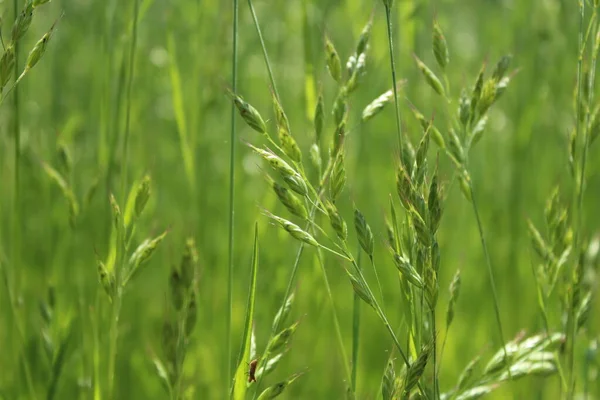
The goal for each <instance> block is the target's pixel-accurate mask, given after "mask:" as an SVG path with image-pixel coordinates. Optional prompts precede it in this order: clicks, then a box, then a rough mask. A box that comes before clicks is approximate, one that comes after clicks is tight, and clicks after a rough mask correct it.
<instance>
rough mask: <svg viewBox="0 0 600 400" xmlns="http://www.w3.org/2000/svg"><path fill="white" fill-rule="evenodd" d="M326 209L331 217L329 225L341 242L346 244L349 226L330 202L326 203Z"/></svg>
mask: <svg viewBox="0 0 600 400" xmlns="http://www.w3.org/2000/svg"><path fill="white" fill-rule="evenodd" d="M325 209H326V210H327V216H328V217H329V223H330V224H331V227H332V228H333V230H334V232H335V233H336V234H337V236H338V238H340V240H341V241H343V242H345V241H346V239H347V238H348V226H347V225H346V221H344V219H343V218H342V216H341V215H340V213H339V211H338V209H337V207H336V206H335V204H333V203H332V202H330V201H326V202H325Z"/></svg>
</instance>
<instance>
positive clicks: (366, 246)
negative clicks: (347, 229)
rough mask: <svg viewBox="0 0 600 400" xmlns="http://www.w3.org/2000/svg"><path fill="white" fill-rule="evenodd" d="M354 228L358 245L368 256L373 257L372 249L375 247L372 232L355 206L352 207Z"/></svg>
mask: <svg viewBox="0 0 600 400" xmlns="http://www.w3.org/2000/svg"><path fill="white" fill-rule="evenodd" d="M354 228H355V229H356V236H357V237H358V242H359V243H360V247H362V249H363V250H364V251H365V253H367V254H368V255H369V257H373V249H374V247H375V239H374V237H373V232H372V231H371V227H370V226H369V224H368V223H367V220H366V219H365V216H364V215H363V213H362V212H360V210H359V209H357V208H355V209H354Z"/></svg>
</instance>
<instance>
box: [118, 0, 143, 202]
mask: <svg viewBox="0 0 600 400" xmlns="http://www.w3.org/2000/svg"><path fill="white" fill-rule="evenodd" d="M138 16H139V0H133V24H132V26H131V47H130V48H129V74H128V77H127V93H126V96H127V97H126V99H125V101H126V106H125V107H126V108H125V133H124V138H123V153H122V155H123V157H122V160H121V162H122V166H121V169H122V171H121V196H122V201H121V204H123V205H125V203H126V201H127V192H126V187H127V166H128V161H129V146H128V145H129V136H130V132H131V91H132V87H133V73H134V70H135V50H136V45H137V24H138Z"/></svg>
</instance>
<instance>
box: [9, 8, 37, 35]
mask: <svg viewBox="0 0 600 400" xmlns="http://www.w3.org/2000/svg"><path fill="white" fill-rule="evenodd" d="M32 19H33V4H32V3H31V2H29V1H27V3H26V4H25V7H24V8H23V10H22V11H21V12H20V13H19V15H18V16H17V19H16V20H15V23H14V25H13V28H12V43H16V42H18V41H19V40H20V39H21V38H22V37H23V36H25V34H26V33H27V31H28V30H29V27H30V26H31V20H32Z"/></svg>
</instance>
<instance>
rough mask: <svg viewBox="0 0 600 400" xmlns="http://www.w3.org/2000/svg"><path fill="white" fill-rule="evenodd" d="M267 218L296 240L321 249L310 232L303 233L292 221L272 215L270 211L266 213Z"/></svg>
mask: <svg viewBox="0 0 600 400" xmlns="http://www.w3.org/2000/svg"><path fill="white" fill-rule="evenodd" d="M264 213H265V215H266V216H267V217H269V218H270V219H272V220H273V221H275V222H277V223H278V224H279V225H280V226H281V227H282V228H283V229H285V230H286V231H287V232H288V233H289V234H290V235H291V236H292V237H293V238H294V239H297V240H300V241H301V242H304V243H306V244H309V245H311V246H315V247H319V243H318V242H317V241H316V240H315V238H314V237H312V236H311V235H310V234H309V233H308V232H305V231H303V230H302V229H301V228H300V227H299V226H298V225H296V224H293V223H291V222H290V221H288V220H286V219H283V218H281V217H278V216H276V215H273V214H271V213H270V212H268V211H265V212H264Z"/></svg>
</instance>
